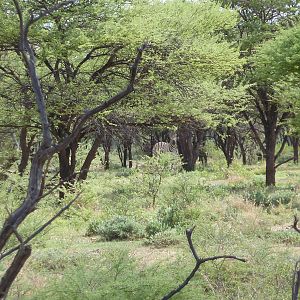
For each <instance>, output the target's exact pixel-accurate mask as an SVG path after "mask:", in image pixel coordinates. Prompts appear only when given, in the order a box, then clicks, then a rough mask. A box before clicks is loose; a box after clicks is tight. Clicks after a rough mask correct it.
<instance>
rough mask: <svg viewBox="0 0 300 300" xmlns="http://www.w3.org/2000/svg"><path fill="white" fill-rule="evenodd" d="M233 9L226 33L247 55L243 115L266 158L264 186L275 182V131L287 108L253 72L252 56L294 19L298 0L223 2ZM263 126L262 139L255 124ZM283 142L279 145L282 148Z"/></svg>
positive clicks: (286, 116)
mask: <svg viewBox="0 0 300 300" xmlns="http://www.w3.org/2000/svg"><path fill="white" fill-rule="evenodd" d="M223 3H224V4H226V5H230V6H231V7H232V8H235V9H237V11H238V12H239V15H240V22H239V23H238V25H237V26H236V30H235V31H231V32H230V34H229V36H230V37H229V38H230V40H236V41H238V42H239V43H240V45H241V55H242V56H244V57H247V64H245V72H243V73H242V77H243V78H246V80H244V79H243V80H244V82H245V83H246V84H249V83H250V84H251V86H250V87H249V89H248V94H249V95H250V98H249V105H248V106H247V110H244V112H243V115H244V117H245V119H246V120H247V122H248V124H249V127H250V129H251V130H252V132H253V135H254V137H255V140H256V142H257V144H258V145H259V147H260V148H261V151H262V152H263V153H264V157H265V159H266V185H267V186H269V185H275V174H276V159H277V158H278V157H279V155H280V153H281V152H282V150H279V151H278V152H277V153H276V151H275V148H276V144H277V142H278V137H279V134H280V133H282V131H283V128H284V126H285V122H286V121H287V120H288V119H289V118H290V116H291V114H290V110H289V109H288V108H287V106H285V105H280V102H278V101H274V95H275V91H274V87H273V86H272V84H271V82H269V81H266V80H262V78H260V77H259V76H256V75H255V68H253V64H252V57H253V54H255V53H256V52H257V51H259V50H258V48H259V45H261V44H262V43H264V42H265V41H266V40H269V39H270V38H272V37H274V35H276V32H278V31H279V30H280V29H281V28H282V27H286V26H291V25H293V24H294V23H295V22H296V21H297V9H298V6H299V4H298V1H294V0H284V1H282V0H276V1H271V0H263V1H256V0H255V1H239V0H237V1H230V0H228V1H223ZM255 122H257V123H258V126H261V127H262V128H263V139H261V137H260V134H259V132H258V131H257V130H256V129H257V127H258V126H257V125H256V124H255ZM284 145H285V143H284V144H283V145H282V146H281V147H280V149H283V147H284Z"/></svg>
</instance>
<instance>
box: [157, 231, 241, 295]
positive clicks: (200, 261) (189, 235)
mask: <svg viewBox="0 0 300 300" xmlns="http://www.w3.org/2000/svg"><path fill="white" fill-rule="evenodd" d="M194 229H195V226H194V227H192V228H191V229H187V230H186V232H185V233H186V237H187V240H188V243H189V247H190V250H191V252H192V254H193V256H194V258H195V260H196V264H195V267H194V269H193V270H192V272H191V273H190V274H189V276H188V277H187V278H186V279H185V280H184V281H183V282H182V283H181V284H180V285H179V286H178V287H177V288H176V289H174V290H172V291H171V292H170V293H168V294H167V295H165V296H164V297H163V298H162V300H168V299H171V297H173V296H174V295H175V294H177V293H179V292H180V291H181V290H182V289H183V288H184V287H185V286H186V285H187V284H188V283H189V282H190V280H191V279H192V278H193V277H194V276H195V274H196V272H197V271H198V270H199V268H200V266H201V265H202V264H203V263H205V262H207V261H211V260H217V259H222V258H223V259H227V258H229V259H235V260H239V261H242V262H246V260H245V259H244V258H239V257H236V256H233V255H220V256H212V257H207V258H200V257H199V256H198V254H197V251H196V249H195V246H194V244H193V241H192V234H193V231H194Z"/></svg>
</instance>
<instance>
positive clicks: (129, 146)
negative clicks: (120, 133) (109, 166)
mask: <svg viewBox="0 0 300 300" xmlns="http://www.w3.org/2000/svg"><path fill="white" fill-rule="evenodd" d="M128 167H129V168H130V169H131V168H132V144H129V145H128Z"/></svg>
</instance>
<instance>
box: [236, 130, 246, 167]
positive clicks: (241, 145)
mask: <svg viewBox="0 0 300 300" xmlns="http://www.w3.org/2000/svg"><path fill="white" fill-rule="evenodd" d="M236 141H237V143H238V145H239V148H240V151H241V156H242V162H243V165H246V164H247V153H246V149H245V146H244V145H245V144H244V142H245V139H244V138H242V137H241V136H239V134H236Z"/></svg>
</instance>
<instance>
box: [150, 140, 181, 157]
mask: <svg viewBox="0 0 300 300" xmlns="http://www.w3.org/2000/svg"><path fill="white" fill-rule="evenodd" d="M152 153H153V155H158V154H160V153H174V154H178V149H177V145H176V141H174V140H172V141H171V142H170V143H167V142H158V143H156V144H155V145H154V146H153V149H152Z"/></svg>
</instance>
